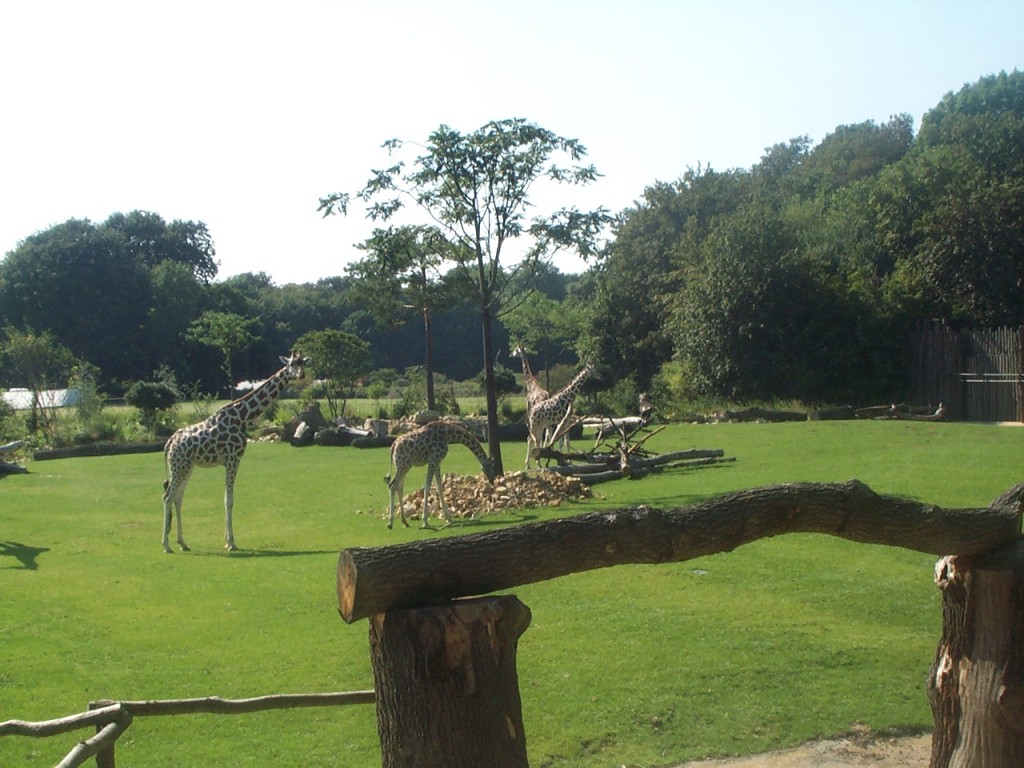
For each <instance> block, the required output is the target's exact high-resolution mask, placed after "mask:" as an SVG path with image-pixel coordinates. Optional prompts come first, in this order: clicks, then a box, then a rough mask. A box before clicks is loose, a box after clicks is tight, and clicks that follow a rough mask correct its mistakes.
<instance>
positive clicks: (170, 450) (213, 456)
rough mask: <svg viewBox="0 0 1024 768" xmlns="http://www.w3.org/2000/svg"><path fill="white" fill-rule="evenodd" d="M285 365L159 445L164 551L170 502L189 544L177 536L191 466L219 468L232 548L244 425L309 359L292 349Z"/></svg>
mask: <svg viewBox="0 0 1024 768" xmlns="http://www.w3.org/2000/svg"><path fill="white" fill-rule="evenodd" d="M281 362H282V363H284V368H282V369H281V370H279V371H278V372H277V373H275V374H274V375H273V376H271V377H270V378H269V379H267V380H266V381H265V382H263V383H262V384H260V385H259V386H258V387H256V388H255V389H254V390H252V391H251V392H249V393H248V394H247V395H244V396H243V397H240V398H238V399H237V400H234V401H233V402H230V403H228V404H227V405H225V406H224V407H223V408H220V409H219V410H218V411H217V412H216V413H214V414H213V415H212V416H210V418H208V419H206V420H205V421H201V422H199V423H198V424H193V425H192V426H190V427H182V428H181V429H179V430H178V431H177V432H175V433H174V434H173V435H171V439H170V440H168V441H167V445H165V446H164V466H165V468H166V471H167V475H168V479H167V480H165V481H164V536H163V542H162V543H163V545H164V552H168V553H170V552H172V550H171V547H170V545H169V544H168V543H167V537H168V536H169V535H170V532H171V504H174V511H175V513H176V515H177V519H178V545H179V546H180V547H181V549H182V551H183V552H188V545H187V544H185V539H184V538H183V537H182V534H181V500H182V498H183V497H184V496H185V488H186V486H187V485H188V481H189V478H190V477H191V476H192V470H193V469H194V468H195V467H214V466H217V465H221V464H222V465H223V466H224V515H225V520H226V522H225V526H224V542H225V543H224V548H225V549H227V550H230V551H232V552H233V551H234V550H236V549H237V547H236V546H235V534H234V531H233V530H232V528H231V509H232V507H233V506H234V494H235V475H236V474H237V473H238V464H239V462H241V460H242V455H243V454H244V453H245V447H246V443H247V440H248V438H247V436H246V427H247V426H248V425H249V424H251V423H252V421H253V419H255V418H256V417H257V416H259V415H260V414H261V413H263V412H264V411H266V410H267V408H269V407H270V405H271V404H272V403H273V402H274V400H276V399H277V397H278V395H280V394H281V391H282V390H283V389H284V386H285V384H286V383H287V382H288V381H290V380H291V379H301V378H302V376H303V367H304V366H305V365H306V364H307V363H308V362H309V358H307V357H302V356H301V355H299V354H298V353H297V352H292V353H291V355H290V356H289V357H282V358H281Z"/></svg>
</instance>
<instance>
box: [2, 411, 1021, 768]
mask: <svg viewBox="0 0 1024 768" xmlns="http://www.w3.org/2000/svg"><path fill="white" fill-rule="evenodd" d="M649 445H650V447H652V448H654V449H656V450H669V449H683V448H722V449H724V450H725V452H726V455H728V456H734V457H736V459H737V460H736V462H735V463H732V464H725V465H718V466H714V467H709V468H702V469H691V470H688V471H677V472H666V473H664V474H661V475H658V476H653V477H649V478H646V479H643V480H641V481H637V482H630V481H619V482H617V483H611V484H606V485H602V486H599V487H598V491H599V493H600V498H597V499H594V500H590V501H587V502H581V503H574V504H572V505H570V506H564V507H562V508H561V509H555V510H551V509H543V510H531V511H529V512H527V513H525V515H524V516H525V517H526V518H528V519H548V518H551V517H554V516H559V515H566V514H576V513H579V512H583V511H592V510H595V509H601V508H611V507H617V506H630V505H634V504H639V503H645V504H650V505H653V506H661V507H669V506H678V505H683V504H688V503H691V502H695V501H698V500H702V499H706V498H708V497H710V496H714V495H717V494H720V493H723V492H726V491H731V490H736V489H741V488H749V487H754V486H759V485H767V484H774V483H780V482H788V481H823V482H837V481H843V480H848V479H850V478H857V479H860V480H862V481H864V482H866V483H867V484H868V485H870V486H871V487H872V488H873V489H875V490H876V491H878V492H881V493H887V494H895V495H904V496H909V497H913V498H916V499H920V500H925V501H929V502H934V503H936V504H940V505H944V506H984V505H987V504H988V503H989V502H990V501H991V500H992V499H993V498H994V497H995V496H997V495H998V494H999V493H1001V492H1002V491H1003V490H1005V489H1007V488H1009V487H1010V486H1012V485H1014V484H1015V483H1017V482H1018V481H1020V480H1021V470H1020V468H1021V467H1022V466H1024V431H1020V430H1016V429H1012V428H1005V427H994V426H987V425H965V424H931V423H910V422H865V423H860V422H808V423H798V424H778V425H759V424H750V425H732V424H720V425H702V426H685V425H684V426H674V427H671V428H669V429H667V430H666V431H665V432H663V433H662V434H660V435H658V436H656V437H655V438H653V439H652V440H651V441H650V442H649ZM523 452H524V446H522V445H520V444H518V443H514V444H513V443H510V444H506V445H505V446H504V452H503V453H504V460H505V464H506V467H508V468H510V469H518V468H519V467H520V466H521V461H522V456H523ZM28 466H29V469H30V470H31V474H28V475H15V476H11V477H8V478H6V479H3V480H0V720H6V719H9V718H21V719H30V720H35V719H48V718H53V717H58V716H63V715H68V714H71V713H74V712H79V711H82V710H84V709H85V706H86V704H87V703H88V701H89V700H91V699H97V698H113V699H156V698H173V697H194V696H209V695H217V696H223V697H231V698H235V697H248V696H257V695H264V694H270V693H285V692H289V693H298V692H324V691H340V690H357V689H365V688H370V687H372V674H371V670H370V664H369V653H368V642H367V625H366V623H365V622H359V623H357V624H355V625H352V626H349V625H346V624H344V622H342V621H341V619H340V618H339V617H338V614H337V611H336V595H335V573H334V572H335V566H336V564H337V557H338V551H339V550H340V549H343V548H345V547H349V546H373V545H381V544H386V543H392V542H402V541H409V540H415V539H420V538H423V537H434V536H457V535H460V534H462V533H465V532H467V531H478V530H483V529H486V528H485V527H486V526H493V525H512V524H517V522H518V521H519V520H520V519H521V517H520V516H516V515H502V516H496V517H491V518H486V519H484V520H482V521H478V522H477V523H476V524H466V525H463V526H455V527H453V528H452V529H449V530H447V531H444V532H431V531H426V532H425V531H421V530H419V529H417V528H412V529H408V530H407V529H396V530H394V531H388V530H387V529H386V528H385V522H384V520H383V519H382V515H383V514H384V512H386V507H387V494H386V490H385V487H384V484H383V482H382V478H383V476H384V475H385V473H386V472H387V470H388V453H387V450H386V449H372V450H358V449H352V448H319V447H313V448H306V449H295V448H291V447H290V446H286V445H278V444H257V445H253V446H252V447H251V448H250V449H249V452H248V453H247V455H246V458H245V460H244V461H243V462H242V468H241V471H240V474H239V479H238V483H237V486H236V490H235V536H236V539H237V541H238V545H239V547H240V548H241V551H239V552H236V553H233V554H228V553H225V552H224V551H223V550H222V549H221V545H222V539H223V506H222V497H223V472H222V471H221V470H220V469H215V470H197V471H196V473H195V474H194V476H193V479H192V482H191V484H190V487H189V489H188V492H187V494H186V496H185V506H184V513H185V519H184V526H185V538H186V540H187V541H188V543H189V545H190V546H191V547H192V552H191V553H177V554H174V555H165V554H163V552H162V550H161V548H160V532H161V531H160V529H161V524H162V520H161V504H160V493H161V483H162V481H163V467H162V457H161V455H160V454H145V455H135V456H119V457H98V458H82V459H65V460H60V461H48V462H34V463H33V462H30V463H29V464H28ZM478 469H479V467H478V465H477V464H476V462H475V460H474V459H473V457H472V455H471V454H470V453H469V452H468V451H466V450H463V449H462V448H459V447H456V448H453V450H452V453H451V454H450V455H449V458H448V461H447V462H446V465H445V470H446V471H448V472H453V471H454V472H460V473H475V472H477V471H478ZM421 481H422V470H421V469H417V470H414V471H413V473H412V474H411V475H410V478H409V483H408V484H407V489H411V488H412V487H414V486H415V484H416V483H418V482H421ZM172 538H173V536H172ZM934 560H935V558H934V557H932V556H930V555H925V554H921V553H916V552H912V551H908V550H901V549H895V548H887V547H877V546H869V545H862V544H853V543H850V542H846V541H842V540H838V539H833V538H830V537H827V536H820V535H790V536H782V537H777V538H774V539H768V540H762V541H759V542H756V543H754V544H750V545H747V546H744V547H741V548H739V549H738V550H736V551H734V552H731V553H726V554H720V555H714V556H711V557H706V558H701V559H699V560H692V561H688V562H684V563H676V564H668V565H660V566H624V567H618V568H613V569H607V570H603V571H595V572H591V573H585V574H578V575H575V576H571V577H567V578H563V579H558V580H555V581H550V582H545V583H541V584H535V585H528V586H525V587H520V588H518V589H516V590H515V593H516V594H517V595H518V596H519V597H520V599H522V600H523V602H525V603H526V604H527V605H528V606H529V607H530V609H531V611H532V613H533V622H532V624H531V626H530V628H529V629H528V630H527V631H526V633H525V634H524V635H523V638H522V640H521V642H520V646H519V677H520V687H521V691H522V697H523V711H524V719H525V726H526V734H527V744H528V752H529V755H530V762H531V765H533V766H535V767H539V766H620V765H625V766H631V767H634V766H659V765H660V766H664V765H671V764H673V763H674V762H679V761H682V760H685V759H691V758H696V757H700V756H706V755H727V754H742V753H747V752H752V751H760V750H764V749H768V748H779V747H785V746H790V745H794V744H797V743H799V742H802V741H805V740H808V739H811V738H814V737H818V736H827V735H832V734H837V733H843V732H846V731H847V730H848V729H849V728H850V727H851V725H853V724H854V723H856V722H861V723H865V724H867V725H868V726H870V727H872V728H876V729H895V730H899V731H907V730H911V731H913V730H923V729H926V728H928V727H929V726H930V724H931V714H930V712H929V709H928V704H927V701H926V698H925V678H926V675H927V673H928V668H929V666H930V664H931V660H932V654H933V653H934V650H935V646H936V643H937V641H938V634H939V624H940V615H939V605H940V600H939V593H938V590H937V589H935V587H934V586H933V584H932V566H933V564H934ZM88 734H89V732H88V731H85V730H83V731H78V732H76V733H75V734H69V735H67V736H63V737H54V738H47V739H29V738H26V737H14V736H8V737H3V738H0V765H5V766H6V765H26V766H35V765H38V766H46V765H53V764H55V763H56V762H58V761H59V760H60V759H61V758H62V757H63V756H64V755H65V754H66V753H67V751H68V750H69V749H70V748H71V746H72V745H73V744H74V742H75V741H76V740H77V739H79V738H84V737H85V736H86V735H88ZM117 760H118V765H119V766H153V765H175V766H236V765H237V766H250V765H302V766H328V765H330V766H335V765H351V766H373V765H379V764H380V756H379V746H378V743H377V737H376V725H375V721H374V712H373V708H372V707H370V706H354V707H343V708H336V709H306V710H294V711H290V712H288V711H283V712H268V713H262V714H251V715H239V716H231V717H225V716H214V715H195V716H180V717H171V718H140V719H138V720H136V721H135V723H134V724H133V725H132V726H131V728H130V729H129V730H128V732H127V733H126V734H125V736H123V737H122V738H121V740H120V741H119V742H118V747H117Z"/></svg>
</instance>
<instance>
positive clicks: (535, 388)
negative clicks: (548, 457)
mask: <svg viewBox="0 0 1024 768" xmlns="http://www.w3.org/2000/svg"><path fill="white" fill-rule="evenodd" d="M511 356H512V357H518V358H519V359H520V360H522V361H523V381H524V382H525V383H526V416H527V420H529V416H530V411H532V410H533V407H534V406H535V405H537V403H539V402H541V401H542V400H547V399H548V398H549V397H551V393H550V392H548V391H547V390H546V389H544V387H542V386H541V385H540V382H539V381H537V377H536V376H534V375H533V371H531V370H530V363H529V361H528V360H527V359H526V350H525V349H523V345H522V344H517V345H516V348H515V349H513V350H512V352H511ZM552 434H553V433H552V432H551V427H548V428H546V429H545V430H544V435H543V437H542V438H541V439H542V440H543V443H542V444H543V445H547V444H548V440H550V439H551V436H552ZM562 447H563V450H565V451H568V450H569V433H568V432H566V433H565V434H564V435H562Z"/></svg>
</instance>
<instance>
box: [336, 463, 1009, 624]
mask: <svg viewBox="0 0 1024 768" xmlns="http://www.w3.org/2000/svg"><path fill="white" fill-rule="evenodd" d="M1022 493H1024V485H1022V486H1017V487H1016V488H1014V489H1013V490H1012V491H1011V492H1009V493H1007V494H1004V496H1003V497H1001V499H1000V500H997V502H998V503H997V504H996V505H994V506H992V507H989V508H985V509H970V510H964V509H942V508H940V507H937V506H935V505H933V504H922V503H919V502H915V501H911V500H907V499H901V498H896V497H892V496H879V495H878V494H876V493H875V492H874V491H872V490H871V489H870V488H868V487H867V486H866V485H864V484H863V483H860V482H858V481H856V480H853V481H850V482H848V483H843V484H840V485H835V484H833V485H825V484H818V483H793V484H787V485H777V486H768V487H765V488H754V489H751V490H748V491H741V492H738V493H732V494H728V495H726V496H721V497H719V498H716V499H711V500H709V501H706V502H703V503H701V504H695V505H693V506H690V507H683V508H680V509H674V510H658V509H652V508H650V507H636V508H634V509H618V510H609V511H606V512H593V513H590V514H584V515H577V516H573V517H568V518H562V519H559V520H547V521H544V522H539V523H527V524H525V525H517V526H513V527H510V528H505V529H502V530H497V531H489V532H487V533H479V534H470V535H467V536H454V537H450V538H446V539H433V540H429V541H413V542H409V543H405V544H395V545H391V546H387V547H354V548H351V549H346V550H344V551H343V552H342V553H341V557H340V558H339V562H338V571H337V586H338V603H339V611H340V613H341V616H342V618H343V619H344V620H345V621H347V622H352V621H356V620H358V619H363V618H367V617H369V616H372V615H373V614H375V613H380V612H382V611H387V610H390V609H392V608H402V607H411V606H415V605H427V604H430V603H437V602H443V601H445V600H449V599H451V598H453V597H459V596H463V595H482V594H486V593H488V592H494V591H496V590H500V589H508V588H510V587H514V586H518V585H520V584H530V583H533V582H537V581H544V580H546V579H552V578H555V577H557V576H565V575H566V574H569V573H578V572H582V571H587V570H592V569H595V568H605V567H608V566H612V565H622V564H624V563H669V562H679V561H682V560H689V559H691V558H694V557H700V556H702V555H710V554H714V553H716V552H728V551H730V550H733V549H735V548H736V547H738V546H740V545H741V544H747V543H749V542H751V541H756V540H757V539H761V538H764V537H767V536H775V535H778V534H782V533H797V532H800V533H828V534H832V535H834V536H840V537H842V538H845V539H850V540H852V541H860V542H866V543H870V544H890V545H893V546H900V547H907V548H909V549H915V550H918V551H921V552H930V553H933V554H937V555H942V554H948V553H951V552H952V553H955V554H958V555H965V554H978V553H981V552H985V551H987V550H990V549H995V548H997V547H1002V546H1006V545H1007V544H1008V543H1010V542H1013V541H1016V540H1017V539H1019V538H1020V519H1021V518H1020V511H1019V509H1018V504H1017V503H1016V501H1015V499H1016V498H1017V497H1016V496H1014V497H1013V498H1014V502H1013V503H1012V504H1011V503H1010V502H1008V501H1003V500H1004V499H1009V498H1010V497H1011V494H1018V495H1019V494H1022Z"/></svg>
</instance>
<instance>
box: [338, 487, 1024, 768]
mask: <svg viewBox="0 0 1024 768" xmlns="http://www.w3.org/2000/svg"><path fill="white" fill-rule="evenodd" d="M1022 499H1024V485H1021V486H1017V487H1015V488H1013V489H1011V490H1010V491H1008V492H1007V493H1005V494H1003V495H1002V496H1000V497H999V498H998V499H996V500H995V501H993V503H992V504H991V505H990V506H989V507H985V508H980V509H943V508H941V507H938V506H936V505H934V504H923V503H919V502H916V501H912V500H908V499H901V498H895V497H889V496H881V495H878V494H876V493H874V492H873V491H872V490H871V489H870V488H868V487H867V486H865V485H864V484H862V483H859V482H857V481H851V482H849V483H843V484H839V485H821V484H812V483H807V484H790V485H778V486H771V487H767V488H756V489H752V490H748V491H741V492H738V493H734V494H729V495H727V496H723V497H720V498H717V499H711V500H710V501H706V502H703V503H701V504H696V505H693V506H690V507H683V508H679V509H671V510H658V509H651V508H648V507H636V508H633V509H618V510H611V511H607V512H595V513H590V514H584V515H579V516H575V517H570V518H564V519H561V520H550V521H544V522H539V523H527V524H524V525H517V526H513V527H510V528H507V529H504V530H500V531H490V532H487V533H482V534H474V535H469V536H457V537H451V538H447V539H432V540H429V541H422V542H411V543H407V544H398V545H394V546H389V547H371V548H358V549H349V550H345V551H344V552H342V553H341V557H340V560H339V563H338V574H337V582H338V605H339V611H340V613H341V616H342V618H343V619H344V620H345V621H347V622H354V621H358V620H360V619H364V618H367V619H369V621H370V658H371V663H372V666H373V674H374V687H375V688H376V690H377V692H378V700H377V728H378V731H379V734H380V739H381V755H382V765H383V768H438V767H439V766H445V768H478V767H479V766H481V765H487V766H488V768H528V765H529V763H528V761H527V757H526V736H525V733H524V731H523V721H522V712H521V706H520V699H519V689H518V682H517V675H516V668H515V659H516V647H517V643H518V639H519V637H520V636H521V635H522V633H523V632H525V631H526V628H527V627H528V626H529V623H530V610H529V608H528V607H527V606H525V605H523V604H522V603H521V602H520V601H519V600H518V599H516V597H515V596H513V595H500V596H487V597H475V598H471V599H464V596H470V595H482V594H485V593H488V592H493V591H497V590H504V589H508V588H510V587H514V586H517V585H521V584H528V583H531V582H535V581H542V580H545V579H552V578H556V577H558V576H564V575H567V574H569V573H576V572H580V571H586V570H591V569H595V568H605V567H608V566H614V565H620V564H625V563H669V562H679V561H683V560H688V559H691V558H694V557H698V556H702V555H708V554H713V553H716V552H727V551H729V550H732V549H734V548H736V547H738V546H741V545H743V544H746V543H749V542H752V541H755V540H757V539H760V538H765V537H769V536H776V535H779V534H783V533H796V532H800V533H827V534H832V535H835V536H840V537H842V538H846V539H850V540H852V541H859V542H866V543H873V544H889V545H893V546H900V547H906V548H909V549H914V550H917V551H922V552H929V553H932V554H936V555H940V556H943V557H942V559H941V560H940V561H939V564H938V566H937V567H936V572H935V579H936V583H937V585H938V586H939V588H940V589H942V592H943V633H942V638H941V640H940V643H939V647H938V650H937V652H936V655H935V659H934V662H933V666H932V671H931V675H930V677H929V682H928V691H927V693H928V699H929V702H930V703H931V706H932V711H933V714H934V717H935V731H934V735H933V741H932V762H931V765H932V768H947V766H984V768H1020V766H1022V765H1024V673H1022V672H1021V670H1024V544H1022V542H1021V500H1022ZM979 652H980V653H979ZM425 714H429V722H424V716H425ZM438 734H445V735H446V736H447V738H437V735H438Z"/></svg>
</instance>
